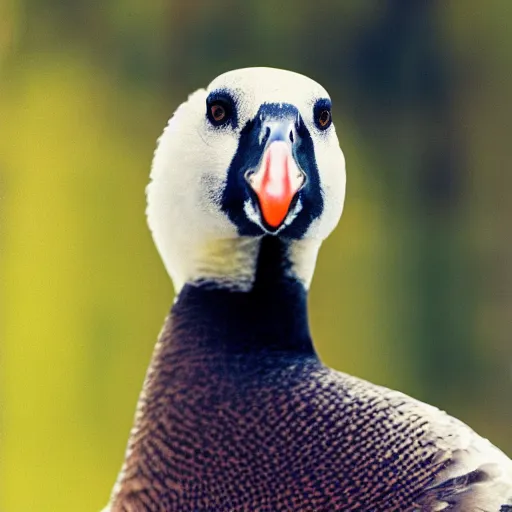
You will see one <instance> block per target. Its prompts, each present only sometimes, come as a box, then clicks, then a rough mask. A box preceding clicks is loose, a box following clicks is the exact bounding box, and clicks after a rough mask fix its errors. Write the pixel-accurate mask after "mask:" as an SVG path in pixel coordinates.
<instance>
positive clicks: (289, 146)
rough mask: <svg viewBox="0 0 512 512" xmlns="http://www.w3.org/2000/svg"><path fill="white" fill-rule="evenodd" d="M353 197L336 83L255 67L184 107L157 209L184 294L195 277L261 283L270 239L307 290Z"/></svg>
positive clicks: (153, 197) (153, 195) (161, 155)
mask: <svg viewBox="0 0 512 512" xmlns="http://www.w3.org/2000/svg"><path fill="white" fill-rule="evenodd" d="M344 196H345V159H344V156H343V153H342V151H341V149H340V146H339V142H338V138H337V136H336V130H335V128H334V124H333V122H332V114H331V100H330V98H329V95H328V94H327V92H326V90H325V89H324V88H323V87H322V86H320V85H319V84H318V83H316V82H314V81H313V80H311V79H309V78H307V77H305V76H303V75H300V74H297V73H293V72H290V71H284V70H280V69H272V68H247V69H240V70H235V71H230V72H228V73H225V74H222V75H220V76H219V77H217V78H216V79H215V80H213V82H211V83H210V85H209V86H208V87H207V88H206V89H200V90H198V91H196V92H195V93H193V94H192V95H191V96H190V97H189V98H188V100H187V101H186V102H185V103H183V104H182V105H181V106H180V107H179V108H178V109H177V110H176V112H175V113H174V115H173V116H172V118H171V119H170V121H169V123H168V125H167V127H166V128H165V130H164V132H163V134H162V135H161V137H160V139H159V141H158V146H157V149H156V151H155V155H154V159H153V165H152V170H151V181H150V184H149V185H148V188H147V200H148V207H147V216H148V223H149V226H150V229H151V232H152V235H153V238H154V241H155V244H156V246H157V249H158V251H159V253H160V255H161V257H162V259H163V262H164V265H165V267H166V269H167V271H168V273H169V275H170V276H171V278H172V280H173V282H174V287H175V289H176V292H177V293H179V291H180V289H181V288H182V286H183V285H184V284H185V283H190V284H198V283H210V284H214V285H215V286H219V287H227V288H232V289H237V290H242V291H244V290H250V289H251V287H252V285H253V282H254V279H255V272H256V262H257V257H258V251H259V247H260V244H261V240H262V239H263V238H264V237H278V238H279V239H281V240H282V241H283V242H285V244H286V247H287V248H288V249H287V250H288V257H289V260H290V265H289V267H290V273H291V274H293V276H294V277H295V278H296V279H298V280H300V281H301V282H302V283H303V284H304V286H305V287H306V288H307V287H308V286H309V283H310V280H311V277H312V274H313V270H314V265H315V260H316V254H317V252H318V248H319V247H320V244H321V242H322V241H323V240H324V239H325V238H326V237H327V236H328V235H329V234H330V233H331V231H332V230H333V229H334V227H335V226H336V224H337V223H338V220H339V218H340V216H341V212H342V209H343V202H344Z"/></svg>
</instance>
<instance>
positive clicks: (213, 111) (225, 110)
mask: <svg viewBox="0 0 512 512" xmlns="http://www.w3.org/2000/svg"><path fill="white" fill-rule="evenodd" d="M207 108H208V111H207V114H208V119H209V120H210V122H211V123H212V124H213V125H214V126H221V125H223V124H224V123H226V122H228V121H229V119H230V117H231V114H232V108H231V105H230V103H229V102H227V101H225V100H220V99H219V100H214V101H212V102H211V103H210V104H208V107H207Z"/></svg>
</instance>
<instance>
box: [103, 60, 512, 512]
mask: <svg viewBox="0 0 512 512" xmlns="http://www.w3.org/2000/svg"><path fill="white" fill-rule="evenodd" d="M345 181H346V176H345V159H344V155H343V153H342V151H341V149H340V145H339V142H338V138H337V136H336V131H335V127H334V124H333V122H332V113H331V99H330V97H329V95H328V93H327V92H326V90H325V89H324V88H323V87H322V86H320V85H319V84H318V83H316V82H315V81H313V80H311V79H310V78H308V77H305V76H303V75H300V74H297V73H294V72H291V71H285V70H280V69H273V68H246V69H240V70H235V71H230V72H227V73H224V74H222V75H220V76H219V77H217V78H216V79H214V80H213V82H211V83H210V85H209V86H208V87H207V88H206V89H200V90H198V91H197V92H194V93H193V94H192V95H190V96H189V98H188V100H187V101H186V102H185V103H183V104H182V105H181V106H180V107H179V108H178V109H177V110H176V112H175V113H174V115H173V116H172V118H171V119H170V121H169V123H168V125H167V127H166V128H165V130H164V132H163V134H162V135H161V137H160V139H159V142H158V145H157V149H156V151H155V155H154V160H153V164H152V170H151V179H150V184H149V185H148V188H147V203H148V204H147V218H148V224H149V227H150V230H151V232H152V235H153V239H154V242H155V245H156V247H157V249H158V251H159V253H160V255H161V257H162V260H163V263H164V265H165V268H166V270H167V272H168V274H169V275H170V277H171V279H172V282H173V284H174V288H175V292H176V299H175V302H174V304H173V306H172V309H171V312H170V314H169V316H168V317H167V318H166V320H165V323H164V326H163V329H162V331H161V333H160V335H159V338H158V341H157V345H156V348H155V351H154V355H153V358H152V361H151V364H150V366H149V369H148V372H147V375H146V379H145V382H144V385H143V390H142V393H141V396H140V399H139V403H138V406H137V411H136V415H135V421H134V426H133V428H132V431H131V434H130V438H129V442H128V447H127V450H126V455H125V460H124V463H123V466H122V469H121V471H120V473H119V476H118V479H117V482H116V483H115V485H114V488H113V491H112V494H111V497H110V501H109V504H108V505H107V508H106V509H104V510H105V511H110V512H121V511H126V512H128V511H130V512H139V511H140V512H144V511H170V512H178V511H179V512H242V511H244V512H245V511H250V512H253V511H258V512H283V511H287V512H288V511H293V512H295V511H297V512H333V511H359V512H361V511H373V512H377V511H385V512H394V511H463V512H472V511H489V512H511V511H512V461H511V460H510V459H509V458H508V457H507V456H506V455H505V454H504V453H503V452H502V451H500V450H499V449H498V448H496V447H495V446H493V445H492V444H491V443H490V442H489V441H487V440H486V439H484V438H482V437H480V436H479V435H477V434H476V433H475V432H474V431H473V430H471V429H470V428H469V427H468V426H466V425H465V424H463V423H462V422H460V421H459V420H457V419H455V418H453V417H451V416H449V415H447V414H446V413H445V412H443V411H441V410H438V409H437V408H435V407H433V406H430V405H427V404H425V403H422V402H420V401H418V400H415V399H413V398H410V397H408V396H406V395H405V394H402V393H400V392H398V391H393V390H390V389H386V388H384V387H380V386H377V385H374V384H371V383H369V382H366V381H364V380H361V379H359V378H356V377H353V376H350V375H347V374H344V373H341V372H339V371H336V370H333V369H331V368H329V367H327V366H325V365H324V364H323V363H322V362H321V361H320V359H319V357H318V355H317V353H316V351H315V348H314V345H313V341H312V339H311V336H310V330H309V327H308V314H307V293H308V289H309V286H310V283H311V279H312V276H313V271H314V267H315V260H316V257H317V253H318V250H319V248H320V245H321V243H322V241H323V240H324V239H325V238H326V237H327V236H328V235H329V234H330V233H331V231H332V230H333V229H334V228H335V226H336V224H337V223H338V220H339V218H340V216H341V213H342V209H343V202H344V197H345Z"/></svg>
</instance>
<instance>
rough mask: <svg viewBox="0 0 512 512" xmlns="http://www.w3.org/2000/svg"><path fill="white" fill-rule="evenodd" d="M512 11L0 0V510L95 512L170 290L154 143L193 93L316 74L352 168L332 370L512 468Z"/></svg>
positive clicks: (499, 5) (326, 287)
mask: <svg viewBox="0 0 512 512" xmlns="http://www.w3.org/2000/svg"><path fill="white" fill-rule="evenodd" d="M511 16H512V3H511V2H508V1H506V0H504V1H501V2H499V1H490V2H481V1H477V0H465V1H464V2H446V1H434V0H431V1H428V2H426V1H424V0H422V1H415V0H408V1H381V0H379V1H377V0H374V1H368V0H357V1H356V0H353V1H351V2H341V1H340V2H334V1H330V2H327V1H325V0H316V1H315V2H299V1H294V2H291V1H290V2H288V1H283V2H277V1H275V0H252V1H245V2H239V1H234V0H231V1H230V0H222V1H221V0H218V1H215V2H213V1H211V2H210V1H206V0H203V1H199V0H187V1H184V0H180V1H165V2H164V1H162V0H157V1H154V2H148V1H146V2H136V1H133V0H126V1H124V2H122V1H119V0H102V1H99V0H93V1H90V2H85V1H82V2H78V1H70V2H59V1H57V0H2V2H1V3H0V257H1V260H0V278H1V281H0V282H1V287H0V294H1V295H0V297H1V310H0V313H1V318H0V372H1V373H0V379H1V380H0V400H1V420H0V421H1V433H0V435H1V438H0V442H1V445H0V449H1V452H0V470H1V475H0V476H1V479H0V509H1V510H3V511H8V512H11V511H14V512H25V511H30V512H32V511H43V512H44V511H48V512H50V511H51V512H59V511H69V510H73V511H74V512H80V511H94V510H98V509H100V508H101V506H102V505H103V504H105V503H106V501H107V498H108V495H109V492H110V489H111V487H112V485H113V483H114V480H115V477H116V474H117V471H118V469H119V467H120V465H121V462H122V459H123V452H124V449H125V445H126V441H127V438H128V432H129V428H130V426H131V423H132V418H133V414H134V410H135V404H136V400H137V397H138V393H139V391H140V388H141V384H142V380H143V377H144V373H145V370H146V367H147V364H148V361H149V358H150V355H151V352H152V349H153V346H154V343H155V340H156V336H157V334H158V331H159V329H160V327H161V324H162V321H163V319H164V316H165V315H166V313H167V311H168V309H169V306H170V304H171V301H172V287H171V284H170V281H169V279H168V277H167V275H166V273H165V272H164V269H163V266H162V264H161V262H160V259H159V256H158V255H157V253H156V250H155V248H154V246H153V244H152V241H151V239H150V235H149V232H148V230H147V228H146V223H145V217H144V208H145V199H144V187H145V185H146V182H147V180H148V172H149V166H150V161H151V157H152V152H153V149H154V146H155V141H156V139H157V137H158V135H159V134H160V132H161V130H162V129H163V126H164V125H165V123H166V120H167V118H168V117H169V116H170V115H171V114H172V112H173V111H174V109H175V108H176V107H177V105H178V104H179V103H181V102H182V101H183V100H184V99H185V98H186V95H187V94H188V93H189V92H191V91H192V90H194V89H197V88H199V87H202V86H205V85H207V83H208V82H209V81H210V80H211V79H212V78H214V77H215V76H216V75H218V74H219V73H221V72H223V71H226V70H228V69H231V68H236V67H245V66H252V65H268V66H276V67H283V68H289V69H293V70H296V71H299V72H302V73H305V74H307V75H309V76H311V77H313V78H315V79H317V80H318V81H319V82H321V83H322V84H323V85H325V87H326V88H327V89H328V90H329V91H330V93H331V96H332V97H333V100H334V115H335V121H336V124H337V131H338V133H339V137H340V142H341V145H342V148H343V149H344V152H345V155H346V159H347V170H348V189H347V201H346V207H345V212H344V216H343V218H342V220H341V223H340V226H339V228H338V229H337V231H336V232H335V234H334V235H333V236H332V237H331V238H330V239H329V240H328V242H326V244H325V246H324V248H323V251H322V252H321V254H320V258H319V262H318V270H317V273H316V276H315V279H314V282H313V288H312V292H311V297H310V303H311V321H312V329H313V333H314V336H315V339H316V343H317V346H318V349H319V351H320V353H321V355H322V357H323V358H324V360H325V361H326V362H327V363H328V364H330V365H331V366H334V367H336V368H338V369H342V370H344V371H347V372H350V373H353V374H356V375H358V376H361V377H364V378H367V379H370V380H372V381H375V382H378V383H380V384H383V385H387V386H389V387H393V388H399V389H400V390H402V391H404V392H407V393H409V394H412V395H414V396H416V397H418V398H420V399H422V400H425V401H428V402H431V403H433V404H435V405H437V406H439V407H441V408H444V409H446V410H448V411H449V412H450V413H452V414H454V415H456V416H458V417H460V418H461V419H463V420H464V421H466V422H468V423H470V424H471V425H472V426H474V428H475V429H476V430H478V431H479V432H480V433H481V434H482V435H484V436H487V437H489V438H491V439H492V441H493V442H494V443H496V444H497V445H498V446H500V447H501V448H502V449H503V450H505V451H507V452H508V454H509V455H512V426H511V425H512V400H511V391H512V343H511V333H512V240H511V237H510V224H509V223H510V221H511V220H512V215H511V213H512V211H511V210H512V201H511V200H512V195H511V190H512V187H511V185H512V173H511V172H510V153H511V151H510V149H511V142H510V119H512V112H511V110H512V92H511V91H512V79H511V73H510V71H511V64H510V63H511V62H512V31H510V19H511Z"/></svg>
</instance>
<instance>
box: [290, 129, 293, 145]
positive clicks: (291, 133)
mask: <svg viewBox="0 0 512 512" xmlns="http://www.w3.org/2000/svg"><path fill="white" fill-rule="evenodd" d="M290 141H291V142H292V144H293V130H290Z"/></svg>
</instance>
